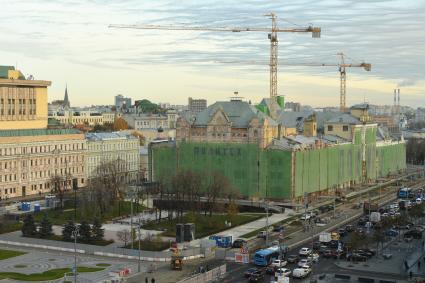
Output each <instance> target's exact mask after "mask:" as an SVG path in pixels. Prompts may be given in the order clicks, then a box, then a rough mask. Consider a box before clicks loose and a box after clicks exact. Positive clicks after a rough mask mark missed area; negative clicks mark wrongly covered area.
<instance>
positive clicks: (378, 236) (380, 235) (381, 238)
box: [372, 229, 385, 254]
mask: <svg viewBox="0 0 425 283" xmlns="http://www.w3.org/2000/svg"><path fill="white" fill-rule="evenodd" d="M372 239H373V241H374V242H376V254H378V251H379V244H381V247H383V246H384V242H385V235H384V232H383V231H382V229H376V230H375V231H374V232H373V235H372Z"/></svg>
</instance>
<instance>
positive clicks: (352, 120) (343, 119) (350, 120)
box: [326, 114, 361, 125]
mask: <svg viewBox="0 0 425 283" xmlns="http://www.w3.org/2000/svg"><path fill="white" fill-rule="evenodd" d="M326 123H333V124H351V125H357V124H361V122H360V120H359V119H357V118H356V117H354V116H352V115H350V114H342V115H340V116H338V117H335V118H332V119H330V120H329V121H327V122H326Z"/></svg>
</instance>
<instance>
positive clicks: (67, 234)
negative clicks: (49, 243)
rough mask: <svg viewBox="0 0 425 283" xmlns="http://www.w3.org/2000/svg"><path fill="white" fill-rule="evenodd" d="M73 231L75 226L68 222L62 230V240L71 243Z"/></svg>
mask: <svg viewBox="0 0 425 283" xmlns="http://www.w3.org/2000/svg"><path fill="white" fill-rule="evenodd" d="M74 231H75V224H74V222H73V221H71V220H70V221H68V222H67V223H66V224H65V225H64V226H63V228H62V239H63V240H64V241H67V242H71V241H73V236H72V233H73V232H74Z"/></svg>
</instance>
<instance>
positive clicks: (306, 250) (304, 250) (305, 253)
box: [298, 248, 311, 256]
mask: <svg viewBox="0 0 425 283" xmlns="http://www.w3.org/2000/svg"><path fill="white" fill-rule="evenodd" d="M298 254H299V255H300V256H308V255H310V254H311V249H310V248H301V249H300V251H299V252H298Z"/></svg>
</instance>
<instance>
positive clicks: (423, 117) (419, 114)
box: [415, 107, 425, 122]
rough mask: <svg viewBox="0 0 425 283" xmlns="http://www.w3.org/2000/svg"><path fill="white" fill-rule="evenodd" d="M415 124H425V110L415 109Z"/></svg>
mask: <svg viewBox="0 0 425 283" xmlns="http://www.w3.org/2000/svg"><path fill="white" fill-rule="evenodd" d="M415 122H425V108H421V107H418V108H417V109H416V112H415Z"/></svg>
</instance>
